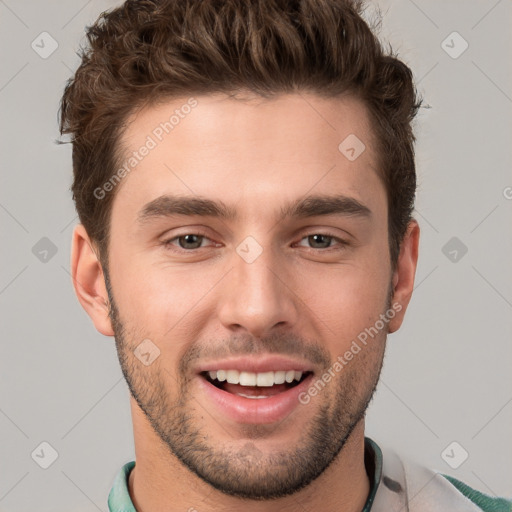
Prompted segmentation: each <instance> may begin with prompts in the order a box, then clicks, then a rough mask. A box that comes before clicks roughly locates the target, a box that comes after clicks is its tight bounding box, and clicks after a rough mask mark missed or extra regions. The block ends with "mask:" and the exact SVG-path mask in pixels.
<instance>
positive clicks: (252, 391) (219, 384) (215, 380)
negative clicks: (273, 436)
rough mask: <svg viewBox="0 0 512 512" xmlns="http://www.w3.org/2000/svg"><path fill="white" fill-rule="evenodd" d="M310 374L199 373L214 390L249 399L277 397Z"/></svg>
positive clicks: (219, 371)
mask: <svg viewBox="0 0 512 512" xmlns="http://www.w3.org/2000/svg"><path fill="white" fill-rule="evenodd" d="M311 373H312V372H310V371H306V372H303V371H298V370H287V371H285V370H277V371H269V372H259V373H254V372H246V371H238V370H216V371H204V372H201V374H200V375H201V376H202V377H203V378H204V379H206V380H207V381H208V382H209V383H210V384H212V385H213V386H215V387H216V388H218V389H220V390H222V391H225V392H227V393H231V394H233V395H237V396H241V397H243V398H250V399H264V398H269V397H271V396H275V395H278V394H279V393H283V392H284V391H287V390H289V389H292V388H294V387H295V386H297V385H298V384H300V383H301V382H303V381H304V380H305V379H306V378H307V377H308V376H309V375H310V374H311Z"/></svg>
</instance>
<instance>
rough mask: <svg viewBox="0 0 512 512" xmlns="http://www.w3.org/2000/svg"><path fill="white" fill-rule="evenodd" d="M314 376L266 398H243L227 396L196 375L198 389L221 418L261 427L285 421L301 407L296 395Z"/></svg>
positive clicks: (225, 392) (227, 394) (311, 375)
mask: <svg viewBox="0 0 512 512" xmlns="http://www.w3.org/2000/svg"><path fill="white" fill-rule="evenodd" d="M312 379H313V374H310V375H308V376H307V377H306V378H305V379H304V380H303V381H302V382H300V383H299V384H297V385H296V386H294V387H293V388H290V389H287V390H286V391H283V392H282V393H279V394H277V395H274V396H271V397H268V398H244V397H243V396H238V395H234V394H233V393H228V392H227V391H223V390H222V389H219V388H217V387H216V386H214V385H213V384H211V383H210V382H209V381H208V380H206V379H205V378H204V377H202V376H199V381H200V386H201V390H203V391H204V393H205V394H206V395H207V397H208V398H209V399H210V400H211V402H213V404H214V405H215V406H216V408H217V409H219V411H220V412H221V414H222V415H225V416H227V417H229V418H230V419H232V420H234V421H236V422H237V423H245V424H253V425H262V424H269V423H275V422H278V421H282V420H284V419H285V418H286V417H287V416H289V415H290V414H291V413H292V412H293V411H294V409H295V408H296V407H297V406H299V405H301V404H300V402H299V395H300V394H301V393H302V392H304V391H305V390H306V389H307V388H308V386H309V385H310V383H311V380H312Z"/></svg>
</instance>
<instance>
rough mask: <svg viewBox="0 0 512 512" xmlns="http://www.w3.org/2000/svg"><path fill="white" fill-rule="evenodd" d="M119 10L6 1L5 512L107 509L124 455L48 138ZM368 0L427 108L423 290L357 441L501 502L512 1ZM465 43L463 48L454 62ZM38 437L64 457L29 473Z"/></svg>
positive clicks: (505, 460) (422, 170)
mask: <svg viewBox="0 0 512 512" xmlns="http://www.w3.org/2000/svg"><path fill="white" fill-rule="evenodd" d="M117 3H118V2H113V1H104V0H102V1H100V0H92V1H88V2H87V1H84V0H73V1H57V0H53V1H49V0H47V1H35V0H32V1H29V0H19V1H14V0H0V29H1V34H2V35H1V38H2V44H1V47H0V51H1V58H2V61H1V62H2V67H1V77H0V105H1V112H2V123H1V125H2V132H1V134H2V136H1V138H0V144H1V146H0V148H1V151H0V154H1V156H2V174H1V178H0V179H1V185H0V222H1V237H2V260H1V261H2V264H1V265H0V308H1V311H2V322H1V330H2V331H1V340H2V341H1V356H0V383H1V385H0V511H4V512H5V511H10V512H11V511H12V512H17V511H28V510H32V509H33V508H34V507H35V506H37V510H39V511H40V512H45V511H64V510H73V511H95V510H102V511H106V510H107V505H106V498H107V495H108V492H109V489H110V487H111V484H112V482H113V478H114V476H115V474H116V473H117V471H118V470H119V469H120V467H121V465H122V464H124V463H125V462H127V461H129V460H132V459H133V458H134V453H133V441H132V430H131V418H130V412H129V407H128V391H127V388H126V385H125V383H124V381H123V380H122V376H121V372H120V369H119V367H118V362H117V358H116V354H115V350H114V342H113V338H105V337H103V336H102V335H100V334H99V333H97V332H96V331H95V329H94V327H93V325H92V323H91V321H90V320H89V318H88V317H87V316H86V314H85V313H84V312H83V310H82V309H81V307H80V305H79V303H78V301H77V300H76V298H75V296H74V292H73V289H72V286H71V282H70V276H69V252H70V240H71V233H72V229H73V226H74V224H75V223H76V216H75V211H74V206H73V203H72V201H71V194H70V192H69V186H70V184H71V151H70V150H71V148H70V147H69V146H58V145H56V144H54V140H55V139H56V138H57V137H58V130H57V109H58V102H59V99H60V96H61V94H62V90H63V87H64V84H65V81H66V79H67V78H68V77H69V76H71V74H72V71H73V70H74V69H76V67H77V65H78V57H77V56H76V54H75V51H76V49H77V47H78V44H79V41H80V40H81V38H82V35H83V29H84V26H85V25H86V24H90V23H91V22H93V21H94V20H95V19H96V17H97V15H98V14H99V13H100V12H101V11H103V10H106V9H108V8H110V7H112V6H114V5H115V4H117ZM378 5H380V7H381V8H382V10H383V12H384V15H385V17H384V22H383V27H382V35H383V36H384V37H385V38H387V39H388V40H389V41H390V42H391V43H392V44H393V45H394V47H395V49H397V50H398V51H399V54H400V56H401V58H402V59H404V60H405V61H406V62H408V63H409V65H410V66H411V67H412V69H413V71H414V74H415V76H416V80H417V82H418V87H419V90H420V92H421V93H422V94H423V95H424V98H425V103H426V104H427V105H429V106H430V107H431V108H429V109H423V110H422V111H421V113H420V115H419V118H418V121H417V124H416V133H417V136H418V144H417V166H418V174H419V188H418V198H417V211H416V216H417V218H418V220H419V223H420V225H421V228H422V235H421V247H420V249H421V253H420V261H419V268H418V272H417V281H416V290H415V293H414V296H413V299H412V302H411V305H410V308H409V311H408V313H407V315H406V321H405V324H404V325H403V327H402V329H401V330H400V331H399V332H398V333H396V334H393V335H391V336H390V338H389V345H388V346H389V348H388V353H387V356H386V360H385V368H384V372H383V375H382V380H381V382H380V385H379V389H378V393H377V395H376V397H375V400H374V402H373V403H372V405H371V407H370V410H369V414H368V428H367V433H368V435H370V436H371V437H373V438H374V439H375V440H377V441H378V442H380V443H381V444H382V445H385V446H386V445H387V446H391V447H394V448H395V449H396V450H397V451H399V452H401V453H404V454H407V455H408V456H409V457H411V458H413V459H415V460H417V461H419V462H420V463H423V464H425V465H427V466H429V467H432V468H434V469H437V470H440V471H442V472H445V473H448V474H452V475H454V476H455V477H457V478H459V479H462V480H463V481H465V482H467V483H468V484H470V485H472V486H474V487H476V488H477V489H480V490H482V491H484V492H487V493H489V494H498V495H506V496H509V497H510V496H511V495H512V485H511V483H512V482H511V472H510V461H511V460H512V436H511V435H510V432H511V426H512V379H511V378H510V368H511V359H512V357H511V356H512V344H511V343H510V341H511V334H512V333H511V331H512V323H511V308H512V292H511V289H512V287H511V284H512V270H511V268H512V267H511V264H510V261H511V259H510V258H511V255H512V237H511V236H510V235H511V231H510V225H511V224H510V219H511V213H512V200H511V197H512V188H510V187H512V175H511V173H510V168H511V156H512V153H511V143H512V138H511V135H512V133H511V132H512V129H511V128H512V127H511V111H512V99H511V98H512V76H511V75H512V73H511V66H510V58H511V51H510V49H511V44H510V43H511V39H512V37H511V31H510V22H511V14H512V5H511V2H510V1H509V0H500V1H496V0H489V1H488V0H485V1H484V0H482V1H473V2H467V1H462V0H460V1H449V2H427V1H420V0H416V1H412V0H397V1H391V0H387V1H384V0H382V1H380V2H379V4H378ZM454 31H456V32H458V33H459V34H460V36H461V37H462V38H463V39H461V37H459V36H458V35H453V34H452V33H453V32H454ZM42 32H48V33H49V34H50V35H51V37H52V38H53V39H54V40H55V41H56V42H57V44H58V48H57V49H56V51H54V53H52V54H51V55H49V56H48V55H45V52H49V51H50V50H51V49H52V46H51V45H52V44H55V43H52V41H51V40H50V39H49V38H48V36H46V35H45V36H40V34H41V33H42ZM451 34H452V35H451ZM42 39H43V41H41V40H42ZM464 40H465V41H467V43H468V44H469V47H468V48H467V50H466V51H465V52H464V53H462V54H461V55H458V54H459V53H460V51H461V50H462V49H463V48H464ZM33 41H34V45H36V44H37V45H38V46H36V48H37V51H38V52H39V53H38V52H36V51H35V49H33V48H32V47H31V44H32V42H33ZM443 41H445V43H443ZM447 52H448V53H447ZM41 53H42V54H43V55H44V56H45V57H46V58H43V57H42V56H40V54H41ZM449 53H451V55H449ZM454 56H456V57H457V58H454ZM507 187H508V188H507ZM44 237H46V238H47V239H49V240H50V241H51V243H49V242H48V240H46V239H44V240H42V241H41V239H42V238H44ZM453 237H456V240H452V241H451V242H449V241H450V240H451V239H452V238H453ZM447 243H448V246H447V245H446V244H447ZM34 247H35V249H34ZM464 248H467V253H466V254H463V252H464ZM45 250H46V251H48V252H47V253H45V252H44V251H45ZM55 251H56V253H55V254H53V253H54V252H55ZM453 251H456V252H453ZM43 441H45V442H47V443H49V444H50V445H51V446H52V447H53V449H54V450H56V451H57V452H58V458H57V459H56V460H55V461H54V462H53V464H51V465H50V466H49V467H48V469H43V468H41V467H40V465H41V464H43V465H44V464H45V463H46V464H48V463H49V462H51V461H52V460H51V453H52V452H51V449H49V448H48V447H45V446H44V445H43V447H41V446H40V443H41V442H43ZM454 441H455V442H457V443H458V444H457V445H452V446H449V445H450V444H451V443H452V442H454ZM447 447H449V448H448V449H447ZM34 450H35V452H34ZM463 450H465V451H467V452H468V454H469V457H468V458H467V460H465V461H463V459H464V451H463ZM32 453H34V455H33V456H32V455H31V454H32ZM446 461H449V462H450V464H451V465H452V466H458V467H457V468H456V469H455V468H452V467H450V466H449V465H448V463H447V462H446ZM462 461H463V462H462Z"/></svg>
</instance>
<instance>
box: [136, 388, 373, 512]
mask: <svg viewBox="0 0 512 512" xmlns="http://www.w3.org/2000/svg"><path fill="white" fill-rule="evenodd" d="M131 406H132V417H133V429H134V440H135V456H136V465H135V467H134V468H133V470H132V471H131V473H130V476H129V481H128V488H129V491H130V496H131V499H132V501H133V504H134V505H135V508H136V509H137V512H164V511H165V512H174V511H184V510H186V511H190V512H194V511H195V512H214V511H217V510H224V511H226V512H231V511H233V512H234V511H238V510H240V509H241V508H243V509H244V511H245V512H263V511H265V512H278V511H279V512H281V511H284V512H292V511H296V510H323V511H324V512H330V511H339V510H343V511H344V512H360V511H361V510H362V509H363V507H364V504H365V502H366V499H367V497H368V494H369V492H370V483H369V479H368V476H367V474H366V469H365V465H364V419H363V420H361V421H360V422H359V423H358V424H357V425H356V427H355V428H354V430H353V431H352V434H351V435H350V437H349V438H348V439H347V441H346V443H345V445H344V447H343V449H342V450H341V452H340V453H339V454H338V456H337V457H336V459H335V460H334V461H333V463H332V464H331V465H330V466H329V467H328V468H327V469H326V470H325V471H324V472H323V473H322V474H321V475H320V476H319V477H318V478H317V479H315V480H314V481H313V482H311V483H310V484H309V485H308V486H307V487H305V488H304V489H301V490H300V491H298V492H296V493H295V494H293V495H290V496H286V497H284V498H279V499H274V500H268V501H264V500H261V501H256V500H246V499H241V498H236V497H233V496H228V495H225V494H223V493H222V492H220V491H218V490H216V489H214V488H213V487H211V486H210V485H209V484H207V483H206V482H204V481H203V480H202V479H200V478H199V477H198V476H197V475H195V474H194V473H192V472H191V471H190V470H189V469H188V468H186V467H185V466H184V465H183V464H182V463H181V462H180V461H179V460H178V459H176V458H175V457H174V456H173V455H171V454H170V453H169V450H168V448H167V446H165V445H164V444H163V442H162V441H161V439H160V438H159V437H158V435H157V434H156V433H155V432H154V430H153V429H152V427H151V425H150V424H149V422H148V421H147V419H146V417H145V416H144V414H143V412H142V411H141V410H140V408H139V407H138V405H137V404H136V403H135V401H134V400H133V398H132V399H131Z"/></svg>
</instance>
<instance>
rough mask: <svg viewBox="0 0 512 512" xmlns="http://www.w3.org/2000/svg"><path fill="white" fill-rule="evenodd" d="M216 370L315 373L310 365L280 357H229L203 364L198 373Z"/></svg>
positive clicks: (198, 367) (198, 368)
mask: <svg viewBox="0 0 512 512" xmlns="http://www.w3.org/2000/svg"><path fill="white" fill-rule="evenodd" d="M215 370H239V371H242V372H253V373H263V372H272V371H275V372H276V371H279V370H285V371H286V370H297V371H302V372H308V371H313V368H312V366H311V364H310V363H307V362H305V361H301V360H298V359H292V358H289V357H283V356H278V355H268V356H260V357H256V356H244V357H228V358H226V359H216V360H212V361H208V362H205V363H201V364H199V365H198V366H197V373H202V372H209V371H215Z"/></svg>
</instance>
